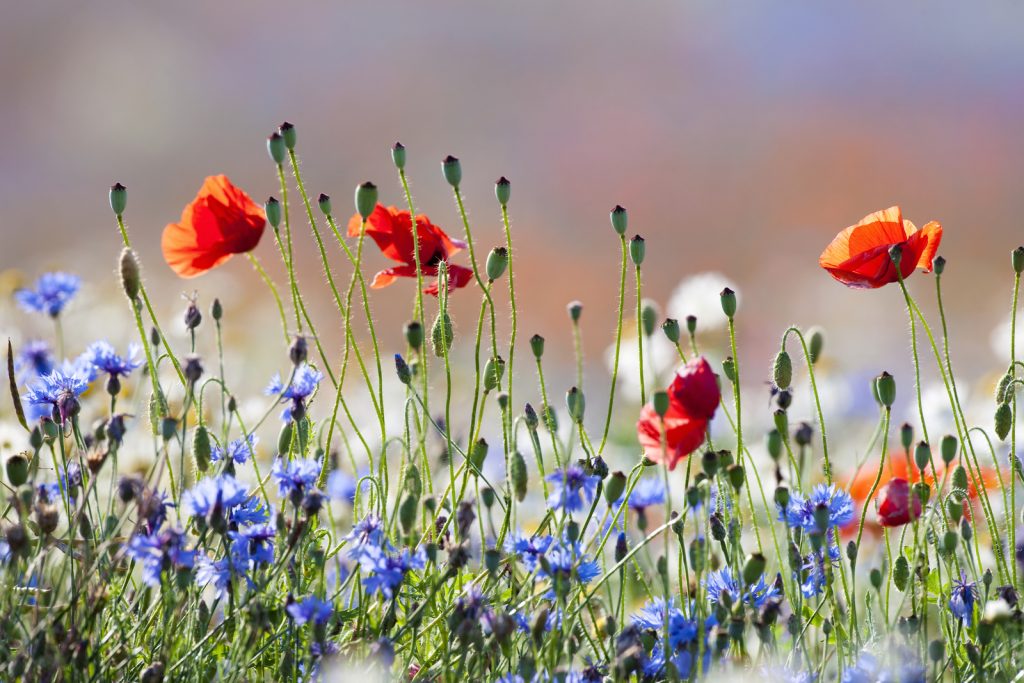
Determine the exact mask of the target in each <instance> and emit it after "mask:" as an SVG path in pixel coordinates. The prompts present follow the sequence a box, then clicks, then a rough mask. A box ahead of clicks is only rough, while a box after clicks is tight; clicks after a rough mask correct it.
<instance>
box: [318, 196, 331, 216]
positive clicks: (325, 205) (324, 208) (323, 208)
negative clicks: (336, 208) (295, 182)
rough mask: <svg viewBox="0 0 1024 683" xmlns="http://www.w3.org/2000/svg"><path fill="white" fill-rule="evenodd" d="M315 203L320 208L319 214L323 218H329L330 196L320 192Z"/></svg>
mask: <svg viewBox="0 0 1024 683" xmlns="http://www.w3.org/2000/svg"><path fill="white" fill-rule="evenodd" d="M316 203H317V205H318V206H319V207H320V212H321V213H323V214H324V215H325V216H330V215H331V197H330V195H326V194H324V193H323V192H321V193H320V196H319V197H317V200H316Z"/></svg>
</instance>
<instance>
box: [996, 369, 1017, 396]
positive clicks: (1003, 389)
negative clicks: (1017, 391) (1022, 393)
mask: <svg viewBox="0 0 1024 683" xmlns="http://www.w3.org/2000/svg"><path fill="white" fill-rule="evenodd" d="M1012 381H1013V375H1011V374H1010V373H1006V374H1005V375H1003V376H1002V377H1000V378H999V383H998V384H996V403H1006V402H1008V401H1009V400H1010V399H1011V398H1013V392H1010V391H1007V389H1009V388H1010V382H1012Z"/></svg>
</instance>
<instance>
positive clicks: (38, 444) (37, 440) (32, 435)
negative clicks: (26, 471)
mask: <svg viewBox="0 0 1024 683" xmlns="http://www.w3.org/2000/svg"><path fill="white" fill-rule="evenodd" d="M28 445H29V446H31V447H32V450H33V451H35V452H36V453H38V452H39V449H40V448H42V447H43V432H42V430H41V429H40V428H39V425H36V426H35V427H33V428H32V431H31V432H29V435H28Z"/></svg>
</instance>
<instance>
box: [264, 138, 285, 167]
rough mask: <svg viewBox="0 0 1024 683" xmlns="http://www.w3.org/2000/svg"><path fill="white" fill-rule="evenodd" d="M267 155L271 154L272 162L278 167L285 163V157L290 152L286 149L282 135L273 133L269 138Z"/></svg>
mask: <svg viewBox="0 0 1024 683" xmlns="http://www.w3.org/2000/svg"><path fill="white" fill-rule="evenodd" d="M267 153H268V154H270V158H271V160H273V162H274V163H275V164H277V165H278V166H280V165H281V164H283V163H284V157H285V155H286V154H287V153H288V151H287V149H285V145H284V138H283V137H281V134H280V133H273V134H272V135H271V136H270V137H269V138H267Z"/></svg>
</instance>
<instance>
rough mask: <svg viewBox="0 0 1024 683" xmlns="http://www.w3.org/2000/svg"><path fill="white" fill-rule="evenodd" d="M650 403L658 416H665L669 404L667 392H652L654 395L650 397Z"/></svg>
mask: <svg viewBox="0 0 1024 683" xmlns="http://www.w3.org/2000/svg"><path fill="white" fill-rule="evenodd" d="M651 404H652V405H653V406H654V412H655V413H657V415H658V417H665V413H667V412H668V406H669V399H668V392H667V391H656V392H654V395H653V396H652V397H651Z"/></svg>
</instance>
